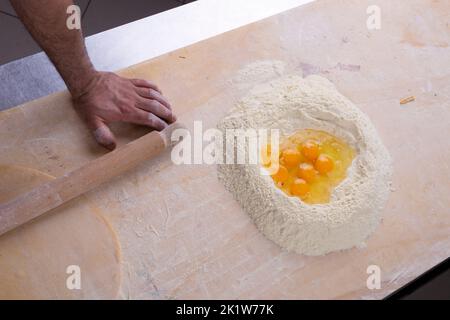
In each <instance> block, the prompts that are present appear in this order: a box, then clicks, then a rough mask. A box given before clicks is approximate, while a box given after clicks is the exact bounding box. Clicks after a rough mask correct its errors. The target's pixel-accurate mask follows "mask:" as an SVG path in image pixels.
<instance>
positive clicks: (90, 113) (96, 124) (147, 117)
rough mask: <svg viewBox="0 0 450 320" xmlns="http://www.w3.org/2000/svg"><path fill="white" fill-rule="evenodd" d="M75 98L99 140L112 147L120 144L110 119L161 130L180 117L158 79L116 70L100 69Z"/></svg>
mask: <svg viewBox="0 0 450 320" xmlns="http://www.w3.org/2000/svg"><path fill="white" fill-rule="evenodd" d="M73 100H74V105H75V109H76V110H77V112H78V113H79V114H80V116H81V117H82V118H83V119H84V120H85V121H86V123H87V125H88V127H89V129H90V130H91V131H92V132H93V134H94V137H95V139H96V140H97V142H98V143H99V144H100V145H102V146H104V147H106V148H108V149H110V150H113V149H114V148H115V147H116V141H115V138H114V134H113V133H112V132H111V130H110V129H109V127H108V124H109V123H112V122H130V123H134V124H139V125H144V126H148V127H150V128H153V129H155V130H158V131H161V130H163V129H164V128H166V127H167V126H168V124H170V123H173V122H175V121H176V118H175V116H174V115H173V113H172V107H171V106H170V104H169V102H168V101H167V100H166V98H164V97H163V95H162V93H161V91H160V90H159V89H158V87H157V86H156V85H155V84H154V83H152V82H150V81H146V80H138V79H132V80H131V79H126V78H122V77H119V76H118V75H116V74H114V73H106V72H98V73H96V75H95V77H94V78H93V80H92V81H91V82H90V83H89V85H88V87H87V88H86V89H85V90H84V91H83V92H82V93H81V94H80V95H79V96H76V97H74V99H73Z"/></svg>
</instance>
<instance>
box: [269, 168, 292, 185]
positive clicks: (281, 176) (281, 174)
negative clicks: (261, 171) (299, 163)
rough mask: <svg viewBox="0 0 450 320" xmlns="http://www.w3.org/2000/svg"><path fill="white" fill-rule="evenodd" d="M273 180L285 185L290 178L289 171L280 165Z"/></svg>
mask: <svg viewBox="0 0 450 320" xmlns="http://www.w3.org/2000/svg"><path fill="white" fill-rule="evenodd" d="M272 178H273V180H275V181H276V182H277V183H280V182H281V183H283V182H285V181H286V180H287V179H288V178H289V171H288V169H286V167H284V166H282V165H280V166H279V168H278V171H277V173H275V174H274V175H272Z"/></svg>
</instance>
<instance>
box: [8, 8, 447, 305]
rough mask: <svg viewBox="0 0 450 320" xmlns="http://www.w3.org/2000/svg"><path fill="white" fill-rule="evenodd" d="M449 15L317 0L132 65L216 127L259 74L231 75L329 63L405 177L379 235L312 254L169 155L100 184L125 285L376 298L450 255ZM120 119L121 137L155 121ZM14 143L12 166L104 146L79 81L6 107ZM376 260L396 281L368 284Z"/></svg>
mask: <svg viewBox="0 0 450 320" xmlns="http://www.w3.org/2000/svg"><path fill="white" fill-rule="evenodd" d="M406 2H407V3H406ZM370 4H376V5H379V6H380V8H381V13H382V28H381V30H374V31H369V30H368V29H367V27H366V19H367V14H366V9H367V6H368V5H370ZM449 13H450V4H449V3H448V1H435V0H412V1H395V2H394V1H388V0H383V1H381V0H379V1H370V2H369V1H357V0H343V1H317V2H315V3H312V4H310V5H307V6H304V7H300V8H296V9H293V10H290V11H288V12H286V13H282V14H280V15H277V16H274V17H271V18H269V19H266V20H263V21H260V22H258V23H255V24H251V25H248V26H246V27H243V28H240V29H237V30H234V31H231V32H228V33H226V34H223V35H221V36H218V37H215V38H212V39H209V40H206V41H203V42H200V43H197V44H195V45H193V46H190V47H187V48H184V49H181V50H177V51H175V52H172V53H170V54H167V55H164V56H161V57H159V58H156V59H153V60H151V61H148V62H145V63H142V64H140V65H137V66H134V67H130V68H128V69H127V70H123V71H122V72H121V73H122V74H123V75H126V76H130V77H143V78H149V79H152V80H154V81H155V82H157V83H158V84H159V85H160V87H161V88H162V90H163V91H164V94H165V95H166V96H167V97H169V99H170V100H171V102H172V104H173V105H174V109H175V111H176V113H177V114H178V115H180V116H179V118H180V119H182V121H183V123H185V124H186V125H187V126H188V127H189V126H190V125H191V124H192V121H193V120H202V121H203V126H204V128H205V129H206V128H208V127H214V126H215V124H216V123H217V121H218V120H219V119H221V118H222V117H223V116H224V115H225V114H226V113H227V111H228V110H229V109H230V108H231V107H232V106H233V105H234V104H235V103H236V102H237V101H238V100H239V98H240V97H242V96H243V95H244V94H245V93H246V92H247V91H248V90H249V89H250V88H251V87H252V86H253V85H255V84H256V82H254V83H250V82H249V83H246V84H243V85H242V84H241V85H237V84H236V83H234V82H233V81H232V79H233V77H234V75H235V74H236V72H237V71H238V70H239V69H240V68H242V67H243V66H245V65H246V64H248V63H251V62H253V61H256V60H264V59H269V60H282V61H284V62H285V63H286V64H287V70H286V71H287V72H288V73H299V74H303V75H304V76H307V75H309V74H320V75H322V76H325V77H327V78H328V79H330V80H331V81H332V82H333V83H335V84H336V86H337V88H338V90H340V91H341V92H342V93H343V94H344V95H346V96H347V97H348V98H350V99H351V100H352V101H353V102H354V103H355V104H356V105H357V106H358V107H359V108H361V110H362V111H364V112H365V113H367V114H368V115H369V117H370V118H371V119H372V121H373V123H374V125H375V127H376V128H377V130H378V131H379V133H380V135H381V137H382V139H383V141H384V142H385V144H386V146H387V148H388V150H389V151H390V153H391V155H392V157H393V160H394V177H393V187H394V189H395V191H394V192H393V193H392V195H391V197H390V199H389V202H388V204H387V207H386V208H385V210H384V212H383V217H384V219H383V222H382V224H381V226H380V227H379V228H378V229H377V230H376V232H375V234H374V235H373V236H372V237H371V238H370V239H369V241H368V242H367V247H366V248H363V249H352V250H347V251H344V252H337V253H333V254H329V255H326V256H323V257H305V256H301V255H297V254H291V253H286V252H283V251H282V250H281V249H280V248H279V247H277V246H276V245H275V244H273V243H272V242H270V241H268V240H267V239H265V238H264V237H263V236H262V235H261V234H260V233H259V232H258V231H257V230H256V227H255V226H254V225H253V224H252V222H251V221H250V219H249V218H248V217H247V215H246V214H245V213H244V212H243V211H242V210H241V209H240V207H239V206H238V205H237V203H236V202H235V201H234V200H233V198H232V197H231V195H230V194H228V193H227V192H226V191H225V190H224V188H223V187H222V186H221V185H220V184H219V182H218V181H217V178H216V172H215V167H214V166H203V165H196V166H175V165H173V164H172V162H171V161H170V155H169V153H168V152H167V153H165V154H164V155H162V156H160V157H158V158H157V159H154V160H152V161H147V162H145V163H144V164H143V165H141V166H139V168H138V169H136V170H134V171H133V172H131V173H130V174H128V175H126V176H123V177H121V178H118V179H115V180H114V181H113V182H111V183H109V184H108V185H106V186H104V187H102V188H99V189H96V190H95V191H93V192H90V193H89V194H88V195H87V197H88V199H89V200H90V201H92V203H94V204H95V205H96V206H97V207H99V208H100V209H101V210H102V212H105V214H106V215H107V217H108V219H109V220H110V222H111V224H112V225H113V226H114V228H115V229H116V230H117V232H118V236H119V239H120V242H121V246H122V251H123V260H124V265H123V270H124V272H123V274H124V280H123V283H122V292H123V297H124V298H150V299H152V298H154V299H158V298H163V299H166V298H194V299H195V298H274V299H282V298H286V299H301V298H320V299H326V298H341V299H344V298H353V299H355V298H356V299H361V298H364V299H375V298H382V297H384V296H386V295H387V294H389V293H391V292H392V291H394V290H396V289H398V288H399V287H401V286H402V285H404V284H406V283H407V282H409V281H411V280H412V279H414V278H415V277H417V276H418V275H419V274H421V273H423V272H424V271H426V270H427V269H429V268H431V267H432V266H434V265H436V264H437V263H439V262H440V261H442V260H444V259H445V258H447V257H448V256H449V255H450V215H449V214H450V212H449V207H450V197H449V194H450V185H449V181H450V167H449V166H448V161H449V159H450V141H449V140H448V139H447V138H446V137H447V135H448V132H450V114H449V112H448V110H449V107H450V105H449V98H450V70H449V68H448V66H449V65H450V48H449V47H448V45H449V43H450V32H449V26H448V20H449V17H450V16H449ZM155 45H156V44H155ZM412 95H414V96H415V97H416V101H415V102H413V103H410V104H407V105H400V103H399V102H400V100H401V99H402V98H405V97H408V96H412ZM115 130H116V132H117V135H118V136H119V137H120V142H121V143H126V142H128V141H131V140H133V139H135V138H137V137H139V136H141V135H143V134H144V133H145V132H146V130H145V129H143V128H136V127H132V126H127V125H119V126H117V127H116V128H115ZM0 150H1V151H0V163H2V164H9V163H12V164H17V165H23V166H28V167H33V168H36V169H38V170H41V171H44V172H47V173H49V174H51V175H54V176H61V175H64V174H65V173H67V172H68V171H70V170H73V169H74V168H77V167H79V166H80V165H82V164H84V163H87V162H88V161H91V160H93V159H96V158H97V157H98V156H100V155H101V154H103V152H104V151H103V150H101V149H100V148H98V147H97V146H96V145H95V143H94V142H93V141H92V140H91V138H90V136H89V133H88V131H87V130H86V128H85V127H84V125H83V124H82V123H81V121H80V120H79V119H78V118H77V117H76V114H75V112H74V111H73V110H72V108H71V104H70V99H69V97H68V95H67V93H60V94H56V95H53V96H50V97H47V98H44V99H41V100H38V101H34V102H31V103H28V104H26V105H23V106H20V107H17V108H15V109H12V110H10V111H6V112H3V113H0ZM372 264H376V265H378V266H380V268H381V271H382V288H381V290H374V291H371V290H368V289H367V287H366V279H367V276H368V275H367V274H366V269H367V267H368V266H369V265H372Z"/></svg>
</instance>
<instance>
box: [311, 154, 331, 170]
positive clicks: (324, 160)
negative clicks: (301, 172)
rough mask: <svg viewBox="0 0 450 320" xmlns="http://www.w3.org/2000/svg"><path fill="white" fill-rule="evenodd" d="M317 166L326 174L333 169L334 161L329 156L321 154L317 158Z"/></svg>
mask: <svg viewBox="0 0 450 320" xmlns="http://www.w3.org/2000/svg"><path fill="white" fill-rule="evenodd" d="M315 167H316V169H317V171H319V172H320V173H321V174H326V173H328V172H330V171H331V170H333V167H334V163H333V160H332V159H331V158H330V157H329V156H327V155H325V154H321V155H320V156H319V157H318V158H317V160H316V163H315Z"/></svg>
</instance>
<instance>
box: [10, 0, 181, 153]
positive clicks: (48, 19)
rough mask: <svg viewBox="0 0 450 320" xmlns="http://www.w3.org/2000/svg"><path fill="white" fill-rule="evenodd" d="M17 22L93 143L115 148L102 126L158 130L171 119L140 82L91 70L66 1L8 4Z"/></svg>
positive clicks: (149, 87)
mask: <svg viewBox="0 0 450 320" xmlns="http://www.w3.org/2000/svg"><path fill="white" fill-rule="evenodd" d="M11 3H12V5H13V6H14V9H15V10H16V12H17V14H18V16H19V18H20V19H21V20H22V22H23V23H24V25H25V26H26V27H27V29H28V30H29V31H30V33H31V35H32V36H33V37H34V39H35V40H36V41H37V42H38V43H39V45H40V46H41V47H42V49H44V51H45V52H46V53H47V55H48V57H49V58H50V60H51V61H52V62H53V64H54V65H55V67H56V69H57V70H58V72H59V73H60V74H61V77H62V78H63V79H64V82H65V83H66V85H67V88H68V89H69V91H70V93H71V94H72V97H73V100H74V105H75V108H76V110H77V112H78V113H79V114H80V115H81V116H82V117H83V118H84V120H85V121H86V123H87V125H88V127H89V128H90V129H91V130H92V132H93V133H94V136H95V138H96V140H97V141H98V142H99V143H100V144H101V145H103V146H105V147H106V148H108V149H110V150H112V149H114V148H115V146H116V141H115V138H114V135H113V133H112V132H111V130H110V129H109V128H108V124H109V123H111V122H116V121H125V122H131V123H136V124H141V125H146V126H149V127H151V128H153V129H156V130H162V129H164V128H165V127H166V126H167V124H169V123H172V122H174V121H175V117H174V116H173V115H172V110H171V107H170V104H169V103H168V102H167V100H166V99H165V98H164V97H163V96H162V94H161V92H160V91H159V90H158V88H157V87H156V86H155V85H154V84H153V83H151V82H148V81H145V80H129V79H125V78H121V77H119V76H117V75H115V74H113V73H103V72H98V71H96V70H95V68H94V66H93V65H92V63H91V60H90V59H89V56H88V54H87V51H86V47H85V44H84V39H83V35H82V33H81V30H76V29H75V30H69V29H68V28H67V25H66V19H67V17H68V16H67V8H68V7H69V6H71V5H73V1H72V0H40V1H33V0H11Z"/></svg>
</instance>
